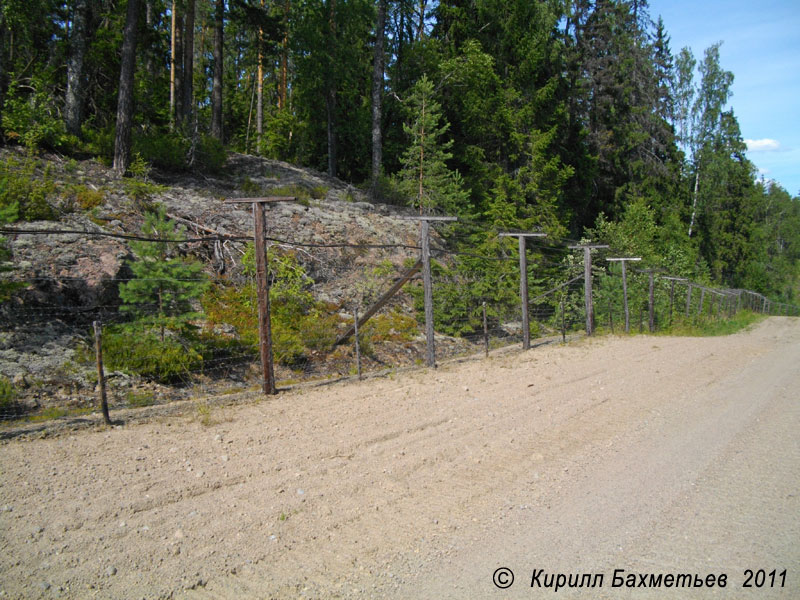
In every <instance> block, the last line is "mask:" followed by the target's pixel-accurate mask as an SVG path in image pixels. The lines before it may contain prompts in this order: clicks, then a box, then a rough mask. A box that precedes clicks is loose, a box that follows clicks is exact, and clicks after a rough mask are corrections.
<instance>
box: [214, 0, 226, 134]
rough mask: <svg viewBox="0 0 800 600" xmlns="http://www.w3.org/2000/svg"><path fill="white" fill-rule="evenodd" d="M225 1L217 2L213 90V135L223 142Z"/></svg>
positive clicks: (218, 0)
mask: <svg viewBox="0 0 800 600" xmlns="http://www.w3.org/2000/svg"><path fill="white" fill-rule="evenodd" d="M224 18H225V2H224V0H216V10H215V11H214V80H213V84H212V88H211V135H212V136H213V137H214V138H216V139H218V140H219V141H220V142H221V141H222V134H223V132H222V67H223V64H222V34H223V28H224V26H223V23H224Z"/></svg>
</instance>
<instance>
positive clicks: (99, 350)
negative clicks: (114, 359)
mask: <svg viewBox="0 0 800 600" xmlns="http://www.w3.org/2000/svg"><path fill="white" fill-rule="evenodd" d="M92 325H93V326H94V349H95V356H96V358H97V385H98V387H99V388H100V410H102V411H103V421H105V423H106V425H111V417H110V416H109V414H108V398H107V396H106V374H105V371H104V370H103V345H102V342H101V337H102V331H103V325H102V324H101V323H100V321H95V322H94V323H92Z"/></svg>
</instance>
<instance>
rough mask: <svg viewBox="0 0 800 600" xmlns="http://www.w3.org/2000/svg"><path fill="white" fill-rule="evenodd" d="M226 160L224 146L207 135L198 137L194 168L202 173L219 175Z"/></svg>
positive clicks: (226, 155)
mask: <svg viewBox="0 0 800 600" xmlns="http://www.w3.org/2000/svg"><path fill="white" fill-rule="evenodd" d="M226 160H228V154H227V152H226V151H225V146H223V144H222V142H220V141H219V140H218V139H216V138H213V137H211V136H208V135H203V136H200V140H199V141H198V142H197V148H196V149H195V153H194V165H193V166H194V168H195V169H197V170H199V171H202V172H211V173H219V172H220V171H221V170H222V167H224V166H225V161H226Z"/></svg>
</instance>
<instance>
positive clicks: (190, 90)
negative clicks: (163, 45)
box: [181, 0, 195, 131]
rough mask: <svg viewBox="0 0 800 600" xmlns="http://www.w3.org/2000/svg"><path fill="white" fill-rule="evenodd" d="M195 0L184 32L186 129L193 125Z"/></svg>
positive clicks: (188, 6)
mask: <svg viewBox="0 0 800 600" xmlns="http://www.w3.org/2000/svg"><path fill="white" fill-rule="evenodd" d="M194 7H195V0H188V1H187V3H186V12H185V14H184V34H183V40H182V41H183V73H182V75H183V77H182V80H183V86H182V88H183V90H182V92H183V94H182V95H183V100H182V102H181V104H182V110H181V119H182V126H183V129H184V131H188V130H189V129H190V128H191V126H192V112H193V108H194V107H193V105H194V81H193V78H194V12H195V8H194Z"/></svg>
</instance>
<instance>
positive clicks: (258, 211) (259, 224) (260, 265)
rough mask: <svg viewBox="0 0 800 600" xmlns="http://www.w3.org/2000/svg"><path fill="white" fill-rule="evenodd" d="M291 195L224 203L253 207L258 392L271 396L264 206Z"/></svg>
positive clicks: (269, 320) (236, 199)
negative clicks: (258, 355) (259, 384)
mask: <svg viewBox="0 0 800 600" xmlns="http://www.w3.org/2000/svg"><path fill="white" fill-rule="evenodd" d="M294 199H295V198H294V197H291V196H273V197H269V198H230V199H228V200H226V201H225V203H226V204H252V205H253V229H254V230H253V238H254V239H253V241H254V242H255V254H256V292H257V294H258V341H259V354H260V356H261V390H262V391H263V392H264V393H265V394H275V393H277V392H276V389H275V373H274V369H273V365H272V322H271V319H270V314H269V266H268V264H267V245H266V241H267V240H266V238H267V218H266V216H265V214H264V205H265V204H267V203H274V202H287V201H292V200H294Z"/></svg>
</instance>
